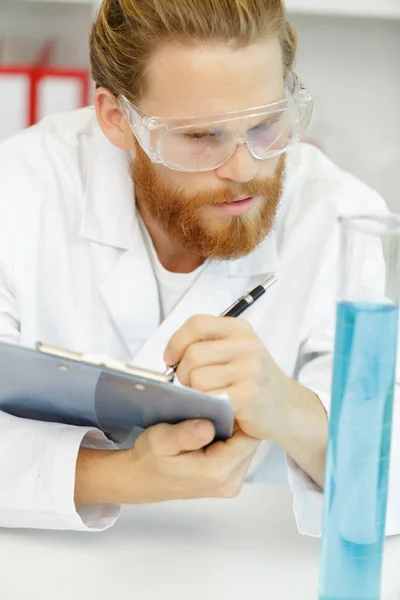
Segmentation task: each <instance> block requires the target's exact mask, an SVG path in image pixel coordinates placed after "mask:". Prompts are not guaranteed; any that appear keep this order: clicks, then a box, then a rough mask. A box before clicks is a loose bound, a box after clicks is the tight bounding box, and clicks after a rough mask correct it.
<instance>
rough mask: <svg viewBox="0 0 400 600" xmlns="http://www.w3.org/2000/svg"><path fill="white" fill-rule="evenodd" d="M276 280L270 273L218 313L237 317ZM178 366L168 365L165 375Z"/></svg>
mask: <svg viewBox="0 0 400 600" xmlns="http://www.w3.org/2000/svg"><path fill="white" fill-rule="evenodd" d="M277 281H278V277H277V276H276V275H270V276H269V277H268V279H267V280H266V281H264V283H262V284H261V285H258V286H257V287H256V288H254V290H252V291H251V292H247V294H245V295H244V296H241V298H239V300H236V302H235V303H234V304H232V306H230V307H229V308H227V309H226V310H225V311H224V312H223V313H222V314H221V315H220V317H239V316H240V315H241V314H242V313H244V311H245V310H247V309H248V308H249V307H250V306H251V305H252V304H254V302H256V300H258V299H259V298H261V296H263V295H264V294H265V292H266V291H267V290H268V289H269V288H270V287H271V286H272V285H274V283H276V282H277ZM178 367H179V363H177V364H176V365H172V366H171V367H168V369H167V370H166V371H165V375H166V376H169V377H170V376H171V375H173V374H174V373H175V372H176V370H177V368H178Z"/></svg>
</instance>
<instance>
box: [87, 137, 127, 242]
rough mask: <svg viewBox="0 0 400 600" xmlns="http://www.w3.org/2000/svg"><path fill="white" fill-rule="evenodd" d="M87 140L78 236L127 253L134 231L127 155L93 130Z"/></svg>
mask: <svg viewBox="0 0 400 600" xmlns="http://www.w3.org/2000/svg"><path fill="white" fill-rule="evenodd" d="M95 131H96V133H95V135H94V136H93V138H92V139H91V141H90V149H89V153H90V154H89V155H90V158H89V166H88V171H87V176H86V182H85V183H84V189H85V192H84V193H85V203H84V212H83V219H82V223H81V228H80V235H81V236H82V237H84V238H86V239H88V240H91V241H93V242H97V243H99V244H102V245H105V246H112V247H114V248H120V249H122V250H128V249H129V248H130V247H131V246H132V241H133V239H134V234H135V231H136V230H137V226H136V225H137V224H136V217H135V209H134V192H133V184H132V180H131V178H130V176H129V168H130V163H131V160H132V159H131V156H130V154H129V152H127V151H124V150H120V149H119V148H116V147H115V146H113V145H112V144H111V143H110V142H109V141H108V139H107V138H106V136H105V135H104V134H103V132H102V131H101V129H100V127H99V126H97V127H96V130H95Z"/></svg>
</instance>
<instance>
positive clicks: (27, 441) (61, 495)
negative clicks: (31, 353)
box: [0, 244, 119, 531]
mask: <svg viewBox="0 0 400 600" xmlns="http://www.w3.org/2000/svg"><path fill="white" fill-rule="evenodd" d="M0 248H1V244H0ZM3 250H4V249H3ZM6 250H7V249H6ZM6 250H4V252H3V253H0V340H1V341H3V342H11V343H18V341H19V324H18V315H17V305H16V301H15V299H14V297H13V293H12V291H11V290H10V287H9V284H8V282H7V276H6V273H5V268H4V267H3V268H2V264H1V263H2V258H3V259H4V256H5V251H6ZM8 264H10V263H8ZM0 385H1V382H0ZM81 446H85V447H91V448H102V449H107V448H112V449H114V446H113V445H112V444H111V443H110V442H108V440H107V439H106V438H105V436H104V435H103V434H102V432H100V431H97V430H93V429H89V428H87V427H71V426H67V425H61V424H57V423H42V422H37V421H30V420H27V419H20V418H17V417H14V416H11V415H9V414H6V413H4V412H1V411H0V482H1V483H0V527H13V528H18V527H25V528H38V529H71V530H81V531H93V530H102V529H106V528H107V527H110V526H111V525H112V524H113V523H114V522H115V520H116V518H117V516H118V513H119V507H118V506H113V505H105V506H91V507H85V508H84V509H82V510H81V511H76V509H75V504H74V489H75V469H76V459H77V455H78V452H79V449H80V447H81Z"/></svg>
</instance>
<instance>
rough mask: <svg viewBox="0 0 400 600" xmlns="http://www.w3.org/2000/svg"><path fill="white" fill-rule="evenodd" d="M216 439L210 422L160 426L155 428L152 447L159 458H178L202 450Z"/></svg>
mask: <svg viewBox="0 0 400 600" xmlns="http://www.w3.org/2000/svg"><path fill="white" fill-rule="evenodd" d="M214 437H215V429H214V425H213V424H212V423H211V422H210V421H204V420H196V421H184V422H183V423H179V424H178V425H166V424H162V425H158V426H156V427H154V428H153V432H152V446H153V449H154V450H155V452H156V453H157V454H158V455H159V456H178V455H179V454H182V453H184V452H191V451H194V450H200V448H203V447H204V446H207V445H208V444H210V443H211V442H212V441H213V439H214Z"/></svg>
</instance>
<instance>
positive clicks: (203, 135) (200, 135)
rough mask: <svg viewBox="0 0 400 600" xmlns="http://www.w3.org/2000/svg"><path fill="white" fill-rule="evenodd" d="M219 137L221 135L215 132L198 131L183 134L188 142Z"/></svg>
mask: <svg viewBox="0 0 400 600" xmlns="http://www.w3.org/2000/svg"><path fill="white" fill-rule="evenodd" d="M220 135H221V134H220V133H218V132H217V131H199V132H193V133H185V137H187V138H189V139H190V140H205V139H209V140H212V139H216V138H218V137H220Z"/></svg>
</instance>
